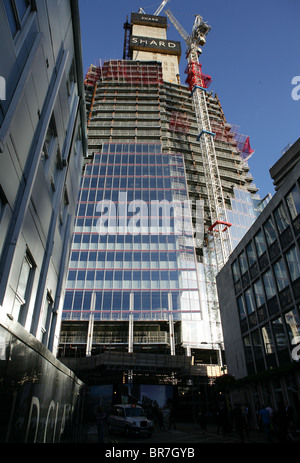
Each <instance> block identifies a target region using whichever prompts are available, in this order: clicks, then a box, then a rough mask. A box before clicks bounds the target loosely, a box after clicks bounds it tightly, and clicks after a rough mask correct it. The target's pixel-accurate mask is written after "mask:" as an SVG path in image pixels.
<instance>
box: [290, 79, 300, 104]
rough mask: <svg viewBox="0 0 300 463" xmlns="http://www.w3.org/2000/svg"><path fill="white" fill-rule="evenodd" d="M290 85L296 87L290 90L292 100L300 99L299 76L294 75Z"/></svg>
mask: <svg viewBox="0 0 300 463" xmlns="http://www.w3.org/2000/svg"><path fill="white" fill-rule="evenodd" d="M297 84H298V85H297ZM292 85H296V87H295V88H293V90H292V98H293V100H295V101H297V100H300V76H295V77H293V78H292ZM298 92H299V93H298Z"/></svg>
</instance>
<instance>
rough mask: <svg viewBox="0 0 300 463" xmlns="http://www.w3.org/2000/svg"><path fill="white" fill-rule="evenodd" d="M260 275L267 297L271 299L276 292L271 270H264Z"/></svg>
mask: <svg viewBox="0 0 300 463" xmlns="http://www.w3.org/2000/svg"><path fill="white" fill-rule="evenodd" d="M262 277H263V282H264V287H265V291H266V296H267V299H271V298H272V297H273V296H275V294H276V286H275V282H274V278H273V274H272V270H268V271H267V272H265V273H264V274H263V276H262Z"/></svg>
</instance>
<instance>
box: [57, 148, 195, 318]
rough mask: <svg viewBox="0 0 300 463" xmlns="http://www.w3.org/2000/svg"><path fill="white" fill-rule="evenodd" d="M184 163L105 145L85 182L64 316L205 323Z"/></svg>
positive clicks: (156, 151) (149, 150)
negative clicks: (170, 317)
mask: <svg viewBox="0 0 300 463" xmlns="http://www.w3.org/2000/svg"><path fill="white" fill-rule="evenodd" d="M199 312H200V301H199V291H198V283H197V272H196V259H195V251H194V242H193V236H192V221H191V216H190V209H189V204H188V193H187V184H186V178H185V171H184V160H183V156H182V155H180V154H176V155H175V154H174V155H173V154H162V152H161V146H160V145H159V144H128V143H118V144H115V143H112V144H109V143H105V144H104V145H103V148H102V152H101V153H98V154H95V155H94V159H93V162H92V163H91V164H88V165H86V167H85V172H84V174H83V176H82V183H81V189H80V194H79V201H78V209H77V216H76V222H75V229H74V235H73V244H72V250H71V258H70V268H69V274H68V282H67V291H66V297H65V303H64V313H63V318H64V319H68V320H84V319H86V320H88V319H89V316H90V314H91V313H93V315H94V320H95V321H97V320H114V321H117V320H128V319H129V316H130V314H133V317H134V319H135V320H137V321H143V320H166V319H168V318H169V315H170V313H171V314H172V317H173V320H174V321H176V320H181V319H182V317H183V313H185V316H184V317H183V318H185V319H192V318H193V313H196V314H197V318H199Z"/></svg>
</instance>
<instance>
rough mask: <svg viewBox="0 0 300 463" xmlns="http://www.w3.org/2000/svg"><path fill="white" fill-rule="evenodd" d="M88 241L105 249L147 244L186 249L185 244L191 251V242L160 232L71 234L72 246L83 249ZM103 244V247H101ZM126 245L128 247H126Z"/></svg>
mask: <svg viewBox="0 0 300 463" xmlns="http://www.w3.org/2000/svg"><path fill="white" fill-rule="evenodd" d="M89 243H91V244H98V243H99V245H100V248H99V249H106V247H107V246H108V247H110V245H111V246H112V249H116V248H117V249H118V248H119V246H122V248H119V249H123V246H124V249H130V250H135V249H137V250H138V249H146V250H147V249H150V248H149V246H150V245H151V250H153V251H154V250H156V249H159V248H161V249H162V250H166V249H169V250H173V249H177V250H179V249H180V250H182V251H187V246H188V247H189V251H190V252H193V249H194V248H193V242H190V240H187V239H186V238H184V237H183V236H177V235H171V234H168V235H162V234H156V235H155V234H151V235H149V234H145V235H142V234H137V235H131V234H127V235H124V234H122V235H118V234H116V235H99V234H95V233H94V234H81V233H75V234H74V235H73V245H72V247H73V248H75V246H76V247H78V246H79V247H80V248H82V249H83V247H84V246H88V245H89ZM187 243H188V244H187ZM103 246H104V247H103ZM126 246H128V247H126Z"/></svg>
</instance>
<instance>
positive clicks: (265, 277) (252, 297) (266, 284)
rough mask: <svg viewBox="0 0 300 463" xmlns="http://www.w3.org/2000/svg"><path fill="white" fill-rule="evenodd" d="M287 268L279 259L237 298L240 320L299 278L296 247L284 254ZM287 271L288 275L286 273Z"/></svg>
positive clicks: (299, 253) (299, 255) (299, 268)
mask: <svg viewBox="0 0 300 463" xmlns="http://www.w3.org/2000/svg"><path fill="white" fill-rule="evenodd" d="M285 257H286V262H287V267H288V268H287V267H286V264H285V260H284V259H283V258H281V259H279V260H278V261H277V262H276V263H275V264H274V265H273V266H272V267H271V268H269V269H268V270H267V271H266V272H264V273H263V274H262V275H261V278H259V279H258V280H256V281H255V282H254V283H253V289H252V287H251V286H250V287H249V288H248V289H247V290H246V291H245V292H244V295H240V296H239V297H238V298H237V303H238V307H239V313H240V318H241V319H244V318H245V317H246V315H247V314H248V315H250V314H251V313H252V312H254V311H255V310H256V308H259V307H261V306H262V305H263V304H265V303H266V301H267V300H270V299H271V298H272V297H273V296H275V295H276V294H277V293H278V292H280V291H282V290H283V289H285V288H286V287H287V286H288V285H289V283H290V281H292V282H293V281H295V280H297V279H298V278H300V265H299V262H300V252H299V249H298V247H296V246H293V247H292V248H291V249H290V250H289V251H288V252H287V253H285ZM288 271H289V273H288Z"/></svg>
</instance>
